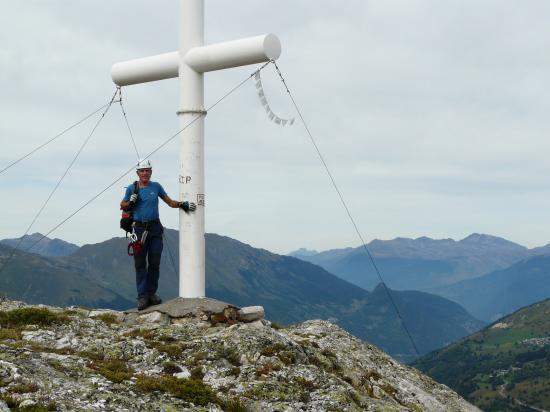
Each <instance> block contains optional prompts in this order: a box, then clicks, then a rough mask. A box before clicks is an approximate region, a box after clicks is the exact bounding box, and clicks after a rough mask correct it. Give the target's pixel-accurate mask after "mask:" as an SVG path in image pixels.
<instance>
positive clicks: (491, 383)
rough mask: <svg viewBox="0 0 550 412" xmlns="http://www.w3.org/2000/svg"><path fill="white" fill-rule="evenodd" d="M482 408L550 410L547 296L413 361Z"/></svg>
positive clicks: (417, 366)
mask: <svg viewBox="0 0 550 412" xmlns="http://www.w3.org/2000/svg"><path fill="white" fill-rule="evenodd" d="M413 366H415V367H416V368H417V369H419V370H421V371H423V372H424V373H426V374H427V375H429V376H430V377H432V378H434V379H435V380H437V381H438V382H441V383H444V384H445V385H447V386H449V387H451V388H452V389H454V390H456V391H457V392H458V393H459V394H461V395H462V396H464V397H465V398H466V399H468V400H469V401H470V402H472V403H474V404H476V405H477V406H478V407H480V408H482V409H483V410H485V411H499V412H500V411H517V412H520V411H543V410H550V390H549V388H550V299H546V300H544V301H542V302H538V303H536V304H533V305H530V306H528V307H525V308H522V309H520V310H518V311H516V312H514V313H513V314H511V315H508V316H506V317H504V318H501V319H499V320H498V321H496V322H495V323H493V324H491V325H489V326H487V327H486V328H484V329H483V330H481V331H479V332H477V333H475V334H473V335H471V336H468V337H467V338H464V339H462V340H460V341H459V342H456V343H453V344H451V345H449V346H447V347H445V348H443V349H441V350H438V351H435V352H433V353H430V354H428V355H426V356H424V357H423V358H421V359H420V360H418V361H417V362H415V363H414V365H413Z"/></svg>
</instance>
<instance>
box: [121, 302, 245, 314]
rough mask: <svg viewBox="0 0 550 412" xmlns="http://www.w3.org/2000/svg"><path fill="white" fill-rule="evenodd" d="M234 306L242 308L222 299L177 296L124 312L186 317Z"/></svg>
mask: <svg viewBox="0 0 550 412" xmlns="http://www.w3.org/2000/svg"><path fill="white" fill-rule="evenodd" d="M226 308H233V309H235V310H236V311H238V310H239V309H240V308H239V307H237V306H235V305H231V304H229V303H225V302H222V301H221V300H216V299H211V298H182V297H179V298H175V299H172V300H169V301H167V302H163V303H161V304H160V305H154V306H149V307H148V308H147V309H144V310H140V311H138V310H137V309H129V310H127V311H125V312H124V313H139V314H140V315H142V314H145V313H151V312H161V313H166V314H167V315H168V316H170V317H171V318H186V317H195V316H200V315H201V314H204V313H207V314H211V313H223V311H224V309H226Z"/></svg>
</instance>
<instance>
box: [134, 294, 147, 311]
mask: <svg viewBox="0 0 550 412" xmlns="http://www.w3.org/2000/svg"><path fill="white" fill-rule="evenodd" d="M148 306H149V299H147V298H146V297H144V296H141V297H139V298H138V299H137V308H138V310H143V309H146V308H147V307H148Z"/></svg>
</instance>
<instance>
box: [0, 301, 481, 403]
mask: <svg viewBox="0 0 550 412" xmlns="http://www.w3.org/2000/svg"><path fill="white" fill-rule="evenodd" d="M0 326H1V328H0V411H4V410H9V409H10V408H11V409H13V410H29V411H47V410H59V411H80V410H104V411H361V410H365V411H438V412H439V411H443V410H445V411H477V410H478V409H477V408H476V407H474V406H472V405H471V404H469V403H467V402H466V401H465V400H463V399H462V398H460V397H459V396H458V395H457V394H456V393H455V392H453V391H452V390H450V389H449V388H447V387H446V386H444V385H441V384H438V383H436V382H434V381H433V380H431V379H430V378H428V377H427V376H425V375H423V374H422V373H420V372H419V371H417V370H415V369H413V368H411V367H408V366H405V365H402V364H400V363H398V362H397V361H395V360H394V359H392V358H391V357H389V356H388V355H386V354H384V353H383V352H381V351H380V350H378V349H377V348H375V347H374V346H371V345H369V344H368V343H365V342H363V341H361V340H360V339H357V338H355V337H353V336H352V335H350V334H349V333H347V332H345V331H344V330H342V329H341V328H339V327H338V326H336V325H334V324H332V323H330V322H327V321H321V320H311V321H307V322H303V323H300V324H297V325H293V326H290V327H285V328H281V327H280V326H278V325H276V324H275V323H271V322H269V321H267V320H265V319H263V309H262V308H261V307H250V308H242V309H241V308H237V307H235V306H232V305H227V304H224V303H223V302H219V301H213V300H209V299H202V300H201V299H196V300H186V299H181V298H178V299H175V300H174V301H171V302H168V303H165V304H163V305H158V306H153V307H151V308H148V309H147V310H146V311H142V312H136V311H128V312H126V313H125V312H118V311H112V310H89V309H84V308H80V307H69V308H56V307H47V306H43V305H33V306H31V305H26V304H24V303H22V302H16V301H8V300H3V301H1V302H0Z"/></svg>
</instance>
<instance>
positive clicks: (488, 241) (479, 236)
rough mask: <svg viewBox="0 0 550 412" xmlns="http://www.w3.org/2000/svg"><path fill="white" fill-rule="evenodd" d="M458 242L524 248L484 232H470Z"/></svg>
mask: <svg viewBox="0 0 550 412" xmlns="http://www.w3.org/2000/svg"><path fill="white" fill-rule="evenodd" d="M458 243H462V244H470V245H472V244H477V245H508V246H514V247H520V248H524V249H527V248H525V247H524V246H522V245H519V244H517V243H514V242H511V241H509V240H506V239H504V238H502V237H498V236H493V235H486V234H484V233H472V234H471V235H469V236H466V237H465V238H464V239H462V240H459V242H458Z"/></svg>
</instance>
